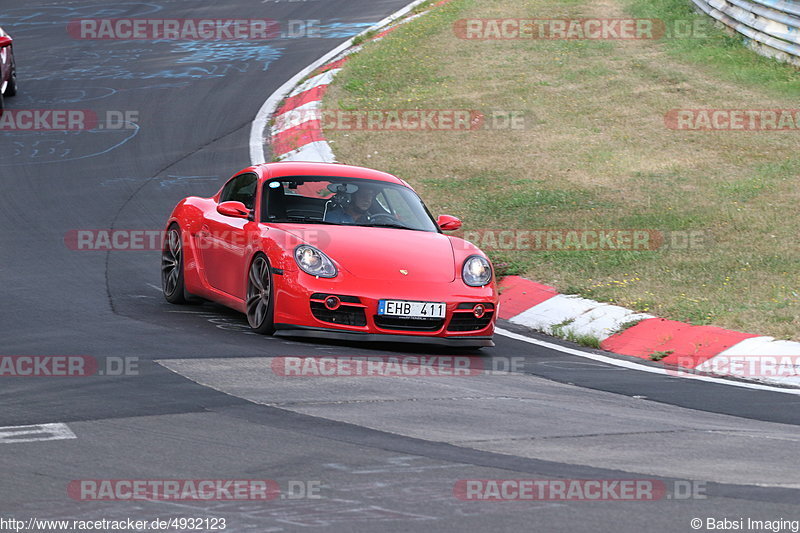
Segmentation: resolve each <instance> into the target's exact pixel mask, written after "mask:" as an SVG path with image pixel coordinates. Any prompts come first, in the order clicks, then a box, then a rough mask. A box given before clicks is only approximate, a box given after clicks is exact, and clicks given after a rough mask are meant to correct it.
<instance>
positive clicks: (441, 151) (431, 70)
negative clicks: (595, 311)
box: [325, 0, 800, 340]
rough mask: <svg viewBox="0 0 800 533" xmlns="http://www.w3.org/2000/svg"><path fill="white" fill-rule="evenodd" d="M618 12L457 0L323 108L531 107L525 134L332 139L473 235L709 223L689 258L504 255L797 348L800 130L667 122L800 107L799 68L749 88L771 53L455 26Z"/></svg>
mask: <svg viewBox="0 0 800 533" xmlns="http://www.w3.org/2000/svg"><path fill="white" fill-rule="evenodd" d="M632 1H634V0H632ZM670 1H674V0H670ZM621 16H624V11H623V6H622V5H621V4H620V2H619V1H617V0H586V1H580V2H578V1H575V0H571V1H563V0H562V1H560V2H559V1H555V0H529V1H524V2H520V1H519V0H493V1H492V2H478V1H475V0H456V1H455V2H453V3H452V4H449V5H446V6H444V7H442V8H438V9H437V10H436V11H434V12H433V13H432V14H430V15H428V16H426V17H424V18H422V19H420V20H418V21H416V22H414V23H411V24H409V25H408V26H407V27H404V28H402V29H400V30H398V31H397V32H395V33H394V34H392V35H391V36H390V37H388V38H386V39H385V40H383V41H381V42H379V43H375V44H370V45H368V46H367V48H366V49H365V51H363V52H361V53H360V54H359V55H358V56H357V57H355V58H354V59H353V61H351V62H350V63H349V64H348V66H347V67H346V69H345V71H344V72H343V73H342V74H341V75H340V76H339V77H338V78H337V80H336V82H335V84H334V86H333V87H332V89H331V91H329V93H328V95H327V97H326V101H325V105H326V107H329V108H341V109H456V108H458V109H477V110H480V111H482V112H484V113H487V114H489V113H491V112H492V111H493V110H501V111H520V112H524V114H525V116H526V121H525V125H526V127H525V129H522V130H515V131H487V130H480V131H475V132H452V131H441V132H345V131H327V132H326V135H327V137H328V138H329V139H330V140H332V141H333V148H334V151H335V152H336V154H337V157H338V158H339V160H340V161H343V162H347V163H351V164H358V165H365V166H371V167H375V168H379V169H382V170H386V171H389V172H393V173H395V174H397V175H399V176H401V177H403V178H404V179H406V180H408V181H409V182H410V183H411V184H412V185H413V186H414V187H415V188H416V189H417V190H418V192H419V193H420V195H421V196H422V197H423V198H425V199H426V202H427V203H428V205H429V207H430V208H431V210H432V211H433V212H435V213H443V212H447V213H450V214H454V215H457V216H460V217H463V218H464V220H465V228H466V229H479V228H506V227H507V228H516V229H539V228H642V229H651V230H663V231H695V230H699V231H702V232H704V234H705V235H706V236H707V237H708V241H707V242H706V244H705V245H704V246H702V247H700V248H697V249H692V250H683V251H680V250H666V249H662V250H658V251H652V252H632V251H629V252H624V251H607V252H589V251H578V252H565V251H557V250H550V251H540V252H533V251H516V252H504V253H492V255H493V258H494V259H495V261H496V262H502V263H507V264H508V265H509V266H508V269H509V271H512V272H515V273H520V274H522V275H525V276H528V277H530V278H532V279H535V280H537V281H540V282H543V283H548V284H552V285H555V286H556V287H558V288H559V289H560V290H561V291H564V292H574V293H580V294H582V295H584V296H587V297H591V298H594V299H599V300H603V301H613V302H615V303H620V304H621V305H625V306H628V307H631V308H635V309H639V310H643V311H648V312H650V313H653V314H657V315H660V316H665V317H669V318H674V319H679V320H685V321H690V322H692V323H696V324H714V325H718V326H723V327H728V328H733V329H738V330H746V331H752V332H756V333H763V334H769V335H773V336H776V337H779V338H791V339H795V340H800V273H799V272H798V265H800V244H798V237H797V235H798V233H800V217H798V207H797V206H798V205H800V188H798V179H800V152H798V149H797V146H798V141H799V140H800V132H760V133H752V132H751V133H747V132H737V133H735V132H714V133H702V132H685V131H672V130H669V129H667V128H666V127H665V126H664V120H663V117H664V114H665V113H666V112H667V111H668V110H670V109H675V108H680V109H685V108H726V109H727V108H736V109H750V108H755V109H763V108H796V107H798V105H797V96H798V95H800V75H798V76H796V77H793V74H792V73H791V72H790V71H789V70H788V69H787V71H786V72H784V71H783V70H781V69H783V68H784V67H776V66H775V65H771V64H765V67H764V68H765V69H773V70H774V69H778V70H775V72H778V73H779V74H780V76H785V78H786V80H788V81H786V82H785V83H783V82H781V81H780V79H782V78H780V79H779V81H778V82H776V83H774V84H773V85H772V86H769V85H768V86H767V87H766V88H765V87H763V86H760V85H759V84H756V83H754V82H753V79H756V80H757V79H758V73H759V72H760V71H759V70H758V69H759V68H761V67H759V64H761V63H764V62H763V61H762V60H753V62H754V65H755V66H752V65H748V67H747V68H748V69H749V70H747V72H750V73H751V74H752V73H755V78H753V79H751V78H745V79H742V76H737V72H735V71H734V69H733V68H728V69H727V70H725V69H722V68H716V67H709V66H708V65H705V64H703V63H702V62H699V63H698V62H697V61H696V58H693V59H692V61H689V60H684V59H683V57H682V56H683V55H685V54H682V53H676V50H679V48H676V46H677V45H674V44H673V43H664V42H654V41H627V42H622V41H616V42H610V41H605V42H597V41H570V42H567V41H520V40H516V41H466V40H461V39H458V38H457V37H456V36H455V35H454V32H453V30H452V23H453V21H455V20H457V19H460V18H493V17H528V18H549V17H552V18H557V17H560V18H563V17H570V18H586V17H621ZM679 44H680V43H679ZM683 45H684V46H685V43H683ZM696 45H697V46H703V45H704V41H698V42H697V43H696ZM709 50H711V51H716V49H715V48H713V47H711V44H709ZM715 53H717V52H715ZM718 53H719V54H722V52H718ZM736 53H737V54H739V52H738V51H737V52H736ZM747 54H749V52H744V56H742V57H745V59H744V60H739V59H737V61H750V59H749V58H747ZM734 65H736V63H735V62H734ZM793 89H794V90H796V92H794V94H792V91H793Z"/></svg>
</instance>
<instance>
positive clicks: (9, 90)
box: [6, 62, 19, 96]
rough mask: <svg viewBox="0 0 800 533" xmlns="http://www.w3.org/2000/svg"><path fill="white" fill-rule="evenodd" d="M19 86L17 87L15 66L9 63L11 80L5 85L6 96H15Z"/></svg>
mask: <svg viewBox="0 0 800 533" xmlns="http://www.w3.org/2000/svg"><path fill="white" fill-rule="evenodd" d="M18 88H19V85H17V64H16V62H15V63H11V78H10V79H9V80H8V85H6V96H15V95H16V94H17V89H18Z"/></svg>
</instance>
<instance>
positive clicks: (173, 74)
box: [0, 0, 800, 533]
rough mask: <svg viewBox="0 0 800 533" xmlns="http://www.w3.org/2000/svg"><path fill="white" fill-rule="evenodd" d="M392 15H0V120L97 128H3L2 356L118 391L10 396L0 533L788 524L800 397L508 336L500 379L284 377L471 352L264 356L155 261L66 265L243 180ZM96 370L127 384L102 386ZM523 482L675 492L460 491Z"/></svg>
mask: <svg viewBox="0 0 800 533" xmlns="http://www.w3.org/2000/svg"><path fill="white" fill-rule="evenodd" d="M406 3H407V2H406V1H405V0H308V1H265V2H259V1H256V0H228V1H226V2H214V1H210V0H193V1H181V0H154V1H152V2H146V3H136V2H130V3H125V2H93V1H90V0H76V1H40V0H25V1H22V0H4V1H3V3H2V5H0V25H2V26H3V27H4V28H5V29H6V31H8V32H9V33H10V34H11V35H12V36H13V37H14V39H15V41H14V45H15V52H16V56H17V64H18V75H19V79H20V92H19V94H18V95H17V96H15V97H14V98H9V99H7V100H6V105H7V107H8V108H9V109H11V110H32V109H50V110H55V109H59V110H90V111H92V112H94V113H95V114H96V116H97V117H98V126H97V127H96V128H93V129H90V130H77V131H66V132H65V131H47V130H36V131H0V183H2V194H0V250H2V252H0V253H2V262H0V276H2V284H0V298H1V299H2V308H1V309H2V311H0V317H2V318H0V329H2V339H3V342H2V347H0V355H6V356H20V355H22V356H88V357H92V358H95V359H96V360H97V361H98V362H100V365H101V367H102V368H104V369H106V371H105V372H104V375H92V376H86V377H8V376H2V377H0V465H2V482H1V483H0V517H2V518H3V519H8V518H12V517H13V518H14V519H19V520H28V519H29V518H31V517H36V518H39V519H45V518H52V519H69V520H73V519H74V520H102V519H108V520H113V519H117V520H120V519H127V518H133V519H141V520H149V521H152V520H155V519H171V518H175V517H184V518H186V517H195V518H202V519H214V520H216V524H217V525H219V524H220V523H221V521H222V520H223V519H224V523H225V531H228V532H237V533H238V532H254V533H263V532H273V531H274V532H278V531H342V532H350V531H359V532H361V531H364V532H371V531H387V532H393V531H398V532H399V531H442V532H457V531H458V532H461V531H542V532H552V531H564V532H581V531H587V532H589V531H591V532H595V531H619V532H625V533H627V532H631V533H634V532H637V533H638V532H642V531H659V532H660V531H674V532H688V531H693V530H696V529H693V528H692V523H691V521H692V519H700V520H701V521H702V524H703V525H702V527H703V530H706V529H705V528H706V525H707V520H708V519H709V518H711V519H717V520H723V519H727V520H729V521H733V520H736V521H738V520H744V522H743V523H744V524H745V525H746V524H747V520H748V519H751V520H763V521H774V520H780V519H785V520H798V519H800V510H799V509H800V507H798V502H800V476H798V466H797V465H798V460H797V458H798V456H797V450H798V443H800V433H798V429H797V425H798V424H800V398H798V396H797V395H795V394H787V393H782V392H774V391H766V390H758V389H749V388H742V387H738V386H734V385H728V384H716V383H708V382H699V381H692V380H687V379H682V378H680V377H675V376H664V375H657V374H652V373H647V372H643V371H639V370H634V369H627V368H621V367H618V366H613V365H608V364H605V363H602V362H598V361H592V360H589V359H585V358H582V357H578V356H575V355H572V354H568V353H564V352H561V351H558V350H551V349H547V348H544V347H542V346H539V345H536V344H532V343H529V342H524V341H522V340H515V339H512V338H509V337H506V336H502V335H497V336H496V337H495V342H496V344H497V345H496V347H494V348H485V349H482V350H480V351H476V352H473V353H470V354H468V355H469V356H470V357H471V358H473V359H474V360H475V361H480V364H481V365H483V367H484V368H494V369H497V370H498V371H497V372H485V373H481V374H480V375H475V376H469V377H440V376H425V377H400V378H398V377H353V378H349V377H347V378H345V377H343V378H335V379H325V378H290V377H284V376H281V375H279V373H276V372H275V371H274V368H275V366H274V361H273V359H274V358H276V357H287V356H336V355H338V356H366V355H384V356H388V355H417V356H429V355H433V356H437V355H438V356H448V355H454V354H455V355H457V356H463V355H464V353H463V352H448V351H447V350H445V349H441V348H440V349H431V348H430V347H425V346H415V345H408V346H398V345H360V344H348V343H344V342H322V341H319V342H315V341H309V340H301V339H286V338H275V337H263V336H259V335H255V334H253V333H251V332H249V331H248V327H247V322H246V320H245V318H244V316H243V315H239V314H237V313H234V312H232V311H229V310H226V309H225V308H223V307H220V306H217V305H214V304H210V303H206V304H203V305H196V306H186V307H178V306H173V305H170V304H168V303H167V302H166V301H165V300H164V298H163V297H162V295H161V290H160V277H159V260H160V253H159V251H158V250H147V251H142V250H138V251H134V250H114V251H102V250H101V251H86V250H77V249H75V248H76V246H74V241H73V240H70V239H71V237H70V235H74V232H76V231H77V230H102V229H115V230H153V231H157V230H160V229H162V227H163V224H164V222H165V220H166V218H167V216H168V214H169V212H170V210H171V209H172V207H173V206H174V205H175V203H176V202H177V201H178V200H179V199H181V198H183V197H185V196H189V195H200V196H206V195H211V194H213V193H214V192H215V191H216V190H217V189H218V188H219V187H220V185H221V184H222V183H223V182H224V181H225V180H226V179H227V178H228V177H230V175H232V174H233V173H234V172H236V171H238V170H239V169H241V168H244V167H246V166H248V165H249V164H250V161H249V152H248V140H249V133H250V124H251V122H252V120H253V118H254V116H255V114H256V113H257V111H258V109H259V108H260V107H261V105H262V103H263V102H264V100H265V99H266V98H267V97H268V96H269V95H270V94H271V93H272V92H273V91H274V90H275V89H276V88H278V87H279V86H280V85H282V84H283V83H284V82H285V81H286V80H288V79H289V78H291V77H292V76H293V75H294V74H295V73H297V72H298V71H299V70H301V69H302V68H303V67H305V66H306V65H307V64H309V63H311V62H312V61H314V60H315V59H317V58H318V57H320V56H321V55H323V54H324V53H325V52H327V51H328V50H330V49H332V48H334V47H335V46H336V45H338V44H340V43H341V42H342V41H344V40H345V39H347V38H349V37H351V36H352V35H354V34H356V33H358V32H360V31H362V30H364V29H365V28H367V27H369V26H370V25H372V24H374V23H375V22H377V21H379V20H381V19H383V18H384V17H386V16H388V15H389V14H391V13H393V12H395V11H396V10H398V9H400V8H401V7H403V6H404V5H405V4H406ZM100 17H110V18H145V19H154V18H158V19H188V18H194V19H201V18H225V19H232V18H270V19H275V20H277V21H279V22H281V24H283V25H285V26H286V27H288V26H289V21H302V20H305V21H308V20H315V21H319V23H318V25H319V28H320V33H319V34H318V36H313V37H306V36H298V37H296V38H286V37H284V38H281V36H280V35H278V36H276V38H274V39H272V40H270V41H267V42H264V41H246V40H245V41H237V40H229V41H219V42H195V41H180V40H173V41H163V40H162V41H153V40H88V39H78V38H74V36H73V35H71V34H70V33H69V32H68V31H67V27H68V23H69V22H70V21H72V20H76V19H82V18H100ZM296 29H297V26H295V30H296ZM398 60H402V58H398ZM100 126H102V127H100ZM404 177H405V176H404ZM406 178H409V177H406ZM454 214H456V215H457V213H454ZM500 326H501V327H503V328H506V329H508V330H512V329H514V328H513V327H511V326H510V325H509V324H507V323H505V324H504V323H502V322H501V324H500ZM514 331H516V332H518V333H525V334H528V332H523V331H520V330H518V329H515V330H514ZM530 335H531V336H532V337H534V338H535V335H533V334H530ZM540 338H543V337H540ZM108 361H112V362H119V361H122V362H123V363H125V362H127V364H128V365H129V367H128V369H127V371H125V372H113V371H110V370H109V369H110V368H111V367H110V366H108ZM509 362H514V363H520V364H515V365H514V368H513V369H511V368H510V367H509V366H508V364H509ZM131 363H133V367H131V366H130V365H131ZM509 369H511V370H513V371H511V372H505V371H500V370H509ZM111 374H123V375H111ZM43 424H58V425H59V426H58V428H61V429H59V430H58V431H56V432H55V433H48V431H51V432H52V431H55V430H52V429H51V430H48V428H52V426H45V427H43V428H38V429H36V430H31V431H32V432H31V433H29V437H30V438H21V437H17V438H14V434H15V431H16V432H17V434H19V431H20V430H19V429H17V430H14V429H9V428H13V427H16V426H27V425H43ZM37 431H38V435H39V436H38V437H37ZM59 431H60V432H61V433H59ZM65 431H66V432H67V433H64V432H65ZM58 435H62V436H61V437H59V436H58ZM64 435H66V437H69V438H66V437H64ZM73 437H74V438H73ZM523 479H524V480H540V481H544V482H546V483H548V484H549V485H547V486H548V487H552V486H562V487H563V486H572V485H573V484H574V483H573V481H575V480H583V481H581V482H580V483H583V485H581V486H582V487H583V488H584V489H586V487H587V486H588V485H586V481H594V482H595V483H599V484H603V486H606V487H608V486H612V485H611V484H613V483H616V482H621V481H622V480H634V481H637V482H640V483H645V484H647V485H646V486H648V487H661V488H662V489H663V490H661V491H660V492H659V491H656V492H657V495H656V496H657V497H655V498H649V499H648V498H647V497H646V496H647V495H646V494H645V495H644V496H642V497H638V498H636V497H635V498H616V497H615V495H614V494H611V495H610V496H609V497H608V498H599V499H598V498H584V499H580V498H578V499H575V498H573V499H570V498H566V497H561V496H559V495H558V494H555V495H553V494H551V495H550V496H551V497H546V498H529V499H525V498H522V500H523V501H482V500H480V499H479V497H480V496H481V495H484V496H485V495H486V494H489V493H490V492H489V491H488V489H487V487H490V485H489V484H486V483H483V484H481V483H477V484H476V483H473V484H472V485H469V486H470V487H473V489H474V488H475V487H480V489H475V492H474V493H473V495H474V494H478V496H475V497H473V499H472V500H470V499H469V498H468V497H465V494H464V493H463V491H462V490H461V489H462V488H463V487H465V486H467V485H466V484H467V482H469V481H470V480H473V481H475V480H478V481H479V480H523ZM81 480H272V481H274V482H275V483H276V484H277V485H278V486H279V487H280V489H281V494H280V496H279V497H276V498H274V499H271V500H269V501H263V500H254V501H248V500H243V499H234V500H232V501H231V500H225V499H219V498H218V499H215V500H211V501H203V500H184V501H164V500H163V499H162V500H156V501H143V500H124V499H117V500H113V501H112V500H101V501H98V500H97V499H93V498H91V497H81V496H80V495H77V496H76V493H75V491H74V490H72V488H71V487H73V488H74V486H75V485H74V483H75V482H80V481H81ZM555 482H564V483H565V484H566V485H557V484H555V485H554V483H555ZM71 483H73V484H72V485H71ZM580 483H578V484H579V485H580ZM507 486H508V485H507ZM614 486H616V485H614ZM612 492H613V491H612ZM512 499H513V498H512ZM620 499H622V500H623V501H619V500H620ZM631 499H632V500H634V501H629V500H631ZM642 499H644V500H645V501H641V500H642ZM212 525H213V524H212V523H211V522H208V523H204V524H203V529H201V530H208V531H211V530H215V529H214V528H213V527H212ZM2 526H3V523H2V522H0V529H3V527H2ZM198 529H199V528H198ZM23 530H24V531H28V529H23ZM30 530H31V531H34V530H35V529H30ZM149 530H150V529H148V531H149ZM173 530H174V529H173ZM185 530H188V528H186V529H185ZM216 530H219V528H217V529H216Z"/></svg>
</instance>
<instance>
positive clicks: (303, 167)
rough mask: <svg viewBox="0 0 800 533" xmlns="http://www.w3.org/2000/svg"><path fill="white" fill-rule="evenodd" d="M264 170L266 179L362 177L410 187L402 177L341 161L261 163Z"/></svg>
mask: <svg viewBox="0 0 800 533" xmlns="http://www.w3.org/2000/svg"><path fill="white" fill-rule="evenodd" d="M259 167H260V168H261V169H263V170H264V177H265V179H273V178H283V177H288V176H331V177H344V178H361V179H368V180H377V181H388V182H390V183H397V184H399V185H404V186H406V187H408V184H407V183H406V182H405V181H403V180H401V179H400V178H398V177H396V176H393V175H391V174H388V173H386V172H381V171H380V170H373V169H371V168H365V167H356V166H352V165H342V164H339V163H310V162H304V161H286V162H277V163H264V164H262V165H259Z"/></svg>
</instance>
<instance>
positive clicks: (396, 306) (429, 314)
mask: <svg viewBox="0 0 800 533" xmlns="http://www.w3.org/2000/svg"><path fill="white" fill-rule="evenodd" d="M445 311H447V304H445V303H441V302H407V301H403V300H380V301H379V302H378V314H379V315H388V316H404V317H410V318H444V315H445Z"/></svg>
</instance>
